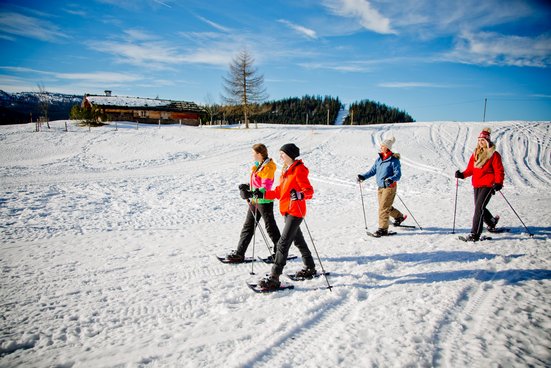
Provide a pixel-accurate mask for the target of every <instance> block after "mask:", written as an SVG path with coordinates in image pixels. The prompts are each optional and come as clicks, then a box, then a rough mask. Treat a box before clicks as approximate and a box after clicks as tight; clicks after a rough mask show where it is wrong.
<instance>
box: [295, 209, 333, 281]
mask: <svg viewBox="0 0 551 368" xmlns="http://www.w3.org/2000/svg"><path fill="white" fill-rule="evenodd" d="M298 210H299V211H300V215H301V216H302V220H303V221H304V226H306V230H307V231H308V236H310V241H312V246H313V247H314V251H316V257H318V262H319V263H320V267H321V272H322V273H323V276H324V277H325V282H327V288H328V289H329V291H331V292H332V291H333V290H331V289H332V288H333V286H331V284H330V283H329V279H328V278H327V273H326V272H325V269H324V268H323V264H322V263H321V258H320V255H319V253H318V249H317V248H316V244H315V243H314V238H313V237H312V234H311V233H310V228H309V227H308V223H307V222H306V218H305V217H304V215H303V214H302V210H301V209H300V206H298Z"/></svg>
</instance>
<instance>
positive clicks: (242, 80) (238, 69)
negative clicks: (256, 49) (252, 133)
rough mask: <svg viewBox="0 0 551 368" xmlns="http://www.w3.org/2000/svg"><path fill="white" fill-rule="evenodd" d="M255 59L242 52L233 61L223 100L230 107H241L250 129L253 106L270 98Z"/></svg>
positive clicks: (225, 82) (244, 51) (225, 80)
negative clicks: (255, 65)
mask: <svg viewBox="0 0 551 368" xmlns="http://www.w3.org/2000/svg"><path fill="white" fill-rule="evenodd" d="M253 63H254V59H253V57H252V56H251V55H250V54H249V52H248V51H247V50H241V51H240V52H239V54H238V55H237V56H236V57H235V58H234V59H233V60H232V62H231V64H230V70H229V72H228V76H227V77H224V90H225V91H226V95H225V96H223V99H224V101H225V102H226V103H228V104H230V105H236V106H240V110H241V113H242V114H243V120H244V122H245V128H249V115H250V112H251V106H252V105H254V104H257V103H260V102H262V101H264V100H265V99H266V98H268V95H267V94H266V88H265V87H264V76H263V75H261V74H258V71H257V69H256V68H255V67H254V66H253Z"/></svg>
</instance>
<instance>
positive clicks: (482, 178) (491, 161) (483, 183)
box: [455, 128, 505, 241]
mask: <svg viewBox="0 0 551 368" xmlns="http://www.w3.org/2000/svg"><path fill="white" fill-rule="evenodd" d="M469 176H472V183H473V187H474V204H475V207H474V215H473V224H472V228H471V234H470V235H469V236H468V237H467V241H478V240H479V239H480V234H481V233H482V222H483V221H484V222H485V223H486V225H488V229H489V230H493V229H495V227H496V225H497V222H498V220H499V216H496V217H494V216H492V214H491V213H490V211H488V209H487V208H486V206H487V205H488V202H490V198H491V197H492V194H495V192H496V191H499V190H501V188H503V180H504V178H505V172H504V169H503V164H502V162H501V155H500V154H499V153H498V152H496V147H495V144H494V143H492V141H491V140H490V128H484V129H483V130H482V132H480V134H479V136H478V144H477V146H476V149H475V151H474V153H473V155H472V156H471V158H470V160H469V163H468V165H467V168H466V169H465V171H463V172H461V171H459V170H457V171H456V172H455V177H456V178H459V179H465V178H468V177H469Z"/></svg>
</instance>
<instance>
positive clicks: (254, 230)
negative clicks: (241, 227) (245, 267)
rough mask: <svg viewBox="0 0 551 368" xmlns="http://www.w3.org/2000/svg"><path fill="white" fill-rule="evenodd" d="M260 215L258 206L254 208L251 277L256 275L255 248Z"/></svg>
mask: <svg viewBox="0 0 551 368" xmlns="http://www.w3.org/2000/svg"><path fill="white" fill-rule="evenodd" d="M257 214H258V206H254V213H253V215H254V228H253V262H251V273H250V274H251V275H254V246H255V243H256V225H258V222H257V221H256V215H257Z"/></svg>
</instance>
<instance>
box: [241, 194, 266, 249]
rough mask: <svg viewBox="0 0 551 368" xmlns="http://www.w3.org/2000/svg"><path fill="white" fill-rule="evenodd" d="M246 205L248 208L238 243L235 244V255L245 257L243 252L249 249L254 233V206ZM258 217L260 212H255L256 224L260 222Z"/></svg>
mask: <svg viewBox="0 0 551 368" xmlns="http://www.w3.org/2000/svg"><path fill="white" fill-rule="evenodd" d="M247 205H248V207H249V208H248V209H247V217H246V218H245V223H244V224H243V228H242V229H241V235H240V237H239V242H238V243H237V253H238V254H239V255H242V256H245V252H246V251H247V248H248V247H249V244H250V242H251V239H252V238H253V234H254V231H255V220H254V215H253V212H254V211H255V206H254V205H252V204H249V203H248V204H247ZM260 216H261V215H260V211H256V222H258V221H259V220H260Z"/></svg>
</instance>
